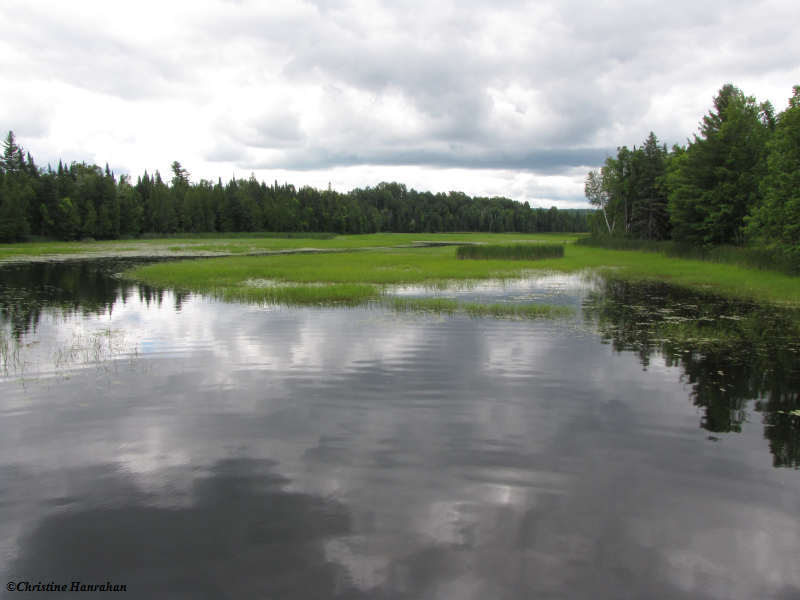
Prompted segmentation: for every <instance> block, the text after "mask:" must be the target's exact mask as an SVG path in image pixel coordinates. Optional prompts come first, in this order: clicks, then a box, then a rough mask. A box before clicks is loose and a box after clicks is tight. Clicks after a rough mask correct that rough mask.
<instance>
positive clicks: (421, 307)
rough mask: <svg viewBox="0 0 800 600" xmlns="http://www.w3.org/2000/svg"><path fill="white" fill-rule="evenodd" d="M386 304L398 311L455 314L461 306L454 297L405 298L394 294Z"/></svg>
mask: <svg viewBox="0 0 800 600" xmlns="http://www.w3.org/2000/svg"><path fill="white" fill-rule="evenodd" d="M384 304H386V305H387V306H389V307H390V308H392V309H393V310H396V311H397V312H432V313H445V314H453V313H455V312H457V311H458V310H459V308H460V306H461V305H460V304H459V303H458V301H457V300H453V299H452V298H404V297H397V296H392V297H389V298H388V299H387V300H386V301H385V302H384Z"/></svg>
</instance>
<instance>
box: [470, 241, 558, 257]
mask: <svg viewBox="0 0 800 600" xmlns="http://www.w3.org/2000/svg"><path fill="white" fill-rule="evenodd" d="M562 256H564V246H562V245H561V244H508V245H500V244H492V245H470V246H459V247H458V248H457V249H456V258H458V259H460V260H489V259H493V260H539V259H542V258H560V257H562Z"/></svg>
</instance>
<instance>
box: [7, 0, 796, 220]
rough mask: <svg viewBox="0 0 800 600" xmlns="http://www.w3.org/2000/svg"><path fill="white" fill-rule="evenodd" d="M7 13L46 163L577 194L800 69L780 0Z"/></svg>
mask: <svg viewBox="0 0 800 600" xmlns="http://www.w3.org/2000/svg"><path fill="white" fill-rule="evenodd" d="M0 18H2V19H3V21H4V23H6V24H7V27H6V28H5V30H4V37H5V39H4V40H2V41H0V71H1V72H2V73H3V81H4V92H5V93H4V96H3V97H2V98H0V125H2V126H3V127H4V128H8V129H14V130H15V131H16V133H17V135H18V138H19V140H20V142H21V143H22V144H23V146H25V147H26V148H28V149H29V150H31V152H32V153H33V154H34V158H36V159H37V161H38V162H39V163H45V162H48V161H50V162H55V161H57V160H58V159H59V158H63V159H65V160H67V161H69V160H76V159H77V160H84V159H88V160H94V161H97V162H99V163H101V164H102V163H105V162H109V163H110V164H112V165H114V166H115V168H116V169H117V170H118V171H120V170H122V171H127V172H131V173H133V174H139V173H141V172H142V171H143V170H144V169H148V170H149V171H151V172H152V171H153V170H155V169H160V170H162V171H166V170H168V166H169V164H170V162H171V161H172V160H176V159H177V160H180V161H181V162H182V163H183V164H185V165H186V166H187V168H189V170H190V171H191V172H192V174H193V176H194V177H196V178H200V177H205V178H209V179H216V177H217V176H220V175H221V176H223V177H224V178H227V177H229V176H230V175H231V174H236V175H238V176H248V175H249V174H250V172H253V173H255V175H256V176H257V177H259V178H263V179H267V180H272V179H274V178H276V177H278V178H287V179H289V180H291V181H293V182H297V183H299V184H304V183H309V184H312V185H317V183H316V182H320V181H322V182H327V181H332V180H341V179H346V180H347V181H348V182H349V183H348V185H353V186H366V185H374V184H376V183H378V182H379V181H383V180H392V179H396V177H395V176H394V175H395V174H401V175H402V174H408V173H411V175H410V176H411V177H412V178H415V180H416V181H420V182H421V181H424V182H426V185H427V187H429V188H430V189H433V190H449V189H462V190H464V191H467V192H468V193H472V194H482V195H505V196H509V197H513V198H515V199H517V200H535V201H536V202H538V203H539V204H542V205H545V206H549V205H550V204H556V205H560V206H566V205H575V204H576V203H577V204H581V203H583V198H582V195H583V194H582V179H583V176H584V174H585V171H586V169H587V168H588V167H591V166H596V165H598V164H599V163H600V162H602V160H603V158H604V157H605V156H606V154H607V153H610V152H613V150H614V148H615V147H616V146H619V145H623V144H626V145H633V144H639V143H641V141H642V140H643V139H644V138H645V137H646V136H647V134H648V133H649V131H650V130H653V131H655V133H656V134H657V135H658V136H659V137H660V138H661V139H662V141H664V142H666V143H668V144H672V143H681V142H684V141H685V140H686V138H688V137H690V136H691V135H692V134H693V133H694V132H695V130H696V126H697V123H698V121H699V119H700V118H701V117H702V115H703V114H704V112H705V111H706V110H708V108H709V107H710V105H711V99H712V98H713V96H714V94H715V92H716V90H717V89H718V88H719V87H720V86H721V85H722V84H724V83H726V82H729V81H731V82H733V83H735V84H736V85H738V86H739V87H741V88H742V89H743V90H744V91H745V92H746V93H748V94H752V95H755V96H757V97H758V98H759V99H760V100H766V99H769V100H771V101H772V102H773V103H774V104H775V106H776V107H777V108H778V109H781V108H782V107H784V106H785V105H786V98H787V97H788V96H789V95H790V92H791V86H792V85H793V84H795V83H797V82H798V81H800V66H798V63H797V61H796V60H794V57H795V56H797V55H798V54H800V42H799V41H798V38H797V36H795V35H794V29H793V24H794V23H796V22H797V21H798V20H800V9H799V8H798V7H797V6H796V3H793V2H789V1H788V0H786V1H777V0H776V1H771V2H760V3H751V2H733V3H731V2H712V3H696V2H688V1H681V2H679V3H678V4H675V3H673V4H671V5H664V4H663V3H654V2H648V3H635V4H634V3H629V2H611V3H604V4H602V5H589V4H586V3H584V2H577V1H569V2H558V3H556V2H535V3H523V2H517V1H514V0H508V1H505V2H499V3H498V2H484V1H478V0H476V1H472V2H459V3H455V2H441V3H436V4H433V5H432V4H430V3H423V2H418V3H415V4H409V3H403V5H402V6H399V5H396V4H394V3H389V2H382V1H379V0H374V1H366V0H364V1H361V0H354V1H345V0H342V1H335V2H301V1H288V0H287V1H285V2H270V3H255V2H247V1H241V2H230V1H227V2H226V1H213V0H209V1H206V2H199V3H198V2H193V3H189V2H171V3H169V4H167V5H164V4H158V3H155V2H143V3H139V4H137V5H136V7H135V8H130V7H123V6H120V5H114V4H111V5H109V4H108V3H98V2H82V3H78V4H74V3H73V4H70V5H67V4H64V3H57V2H37V3H35V4H30V3H23V2H17V1H12V2H8V3H5V4H4V6H3V7H0ZM344 173H346V176H344V177H343V174H344ZM565 180H568V181H565ZM403 181H404V182H405V183H407V184H409V185H410V186H413V187H418V184H417V183H415V182H414V181H410V180H403ZM323 185H324V183H323Z"/></svg>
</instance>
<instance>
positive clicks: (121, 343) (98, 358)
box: [53, 327, 138, 371]
mask: <svg viewBox="0 0 800 600" xmlns="http://www.w3.org/2000/svg"><path fill="white" fill-rule="evenodd" d="M122 354H130V355H132V356H134V357H135V356H137V355H138V348H137V347H136V346H135V345H133V346H132V345H131V344H128V343H127V342H126V340H125V332H124V331H122V330H118V329H111V328H109V327H107V328H105V329H101V330H99V331H93V332H91V333H88V334H84V333H75V334H73V337H72V340H71V341H70V343H69V344H67V345H66V346H63V347H61V348H58V349H57V350H56V351H55V352H54V353H53V364H54V366H55V368H56V370H57V371H58V370H64V369H68V368H71V367H76V366H87V365H91V364H104V363H106V362H107V361H109V360H111V359H113V358H115V357H117V356H120V355H122Z"/></svg>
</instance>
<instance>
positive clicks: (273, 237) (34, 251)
mask: <svg viewBox="0 0 800 600" xmlns="http://www.w3.org/2000/svg"><path fill="white" fill-rule="evenodd" d="M579 237H581V234H574V233H563V234H561V233H540V234H526V233H376V234H363V235H336V234H318V233H296V234H288V233H268V232H267V233H249V234H230V233H227V234H216V235H209V234H177V235H174V236H159V237H154V238H135V239H124V240H113V241H108V240H106V241H95V240H87V241H80V242H52V241H37V242H26V243H18V244H0V262H7V261H31V260H37V261H39V260H64V259H71V258H102V257H110V258H111V257H113V258H117V257H142V258H144V257H163V256H175V257H187V256H188V257H191V256H196V257H207V256H227V255H245V254H270V253H274V252H289V251H301V250H355V249H365V248H387V247H403V246H414V245H421V244H425V243H440V244H459V243H463V244H512V243H535V244H542V243H553V244H565V243H572V242H574V241H575V240H577V239H578V238H579Z"/></svg>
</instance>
